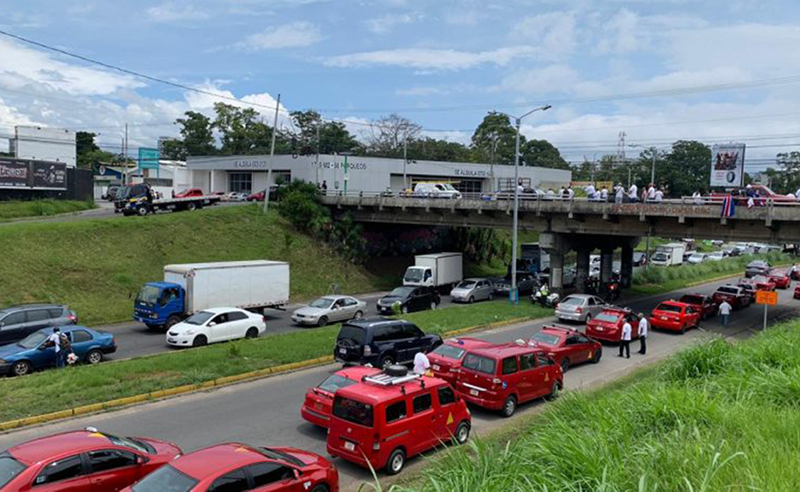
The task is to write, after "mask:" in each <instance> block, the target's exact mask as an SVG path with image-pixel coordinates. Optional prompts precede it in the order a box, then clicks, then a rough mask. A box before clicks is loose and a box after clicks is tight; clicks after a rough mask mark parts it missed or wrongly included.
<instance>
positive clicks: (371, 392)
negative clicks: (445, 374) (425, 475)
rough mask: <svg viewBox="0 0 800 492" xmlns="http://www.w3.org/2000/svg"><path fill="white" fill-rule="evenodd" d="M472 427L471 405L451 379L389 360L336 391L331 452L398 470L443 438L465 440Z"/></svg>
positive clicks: (389, 471) (329, 432)
mask: <svg viewBox="0 0 800 492" xmlns="http://www.w3.org/2000/svg"><path fill="white" fill-rule="evenodd" d="M471 427H472V417H471V416H470V413H469V410H467V405H466V404H465V403H464V401H463V400H461V399H460V398H459V397H458V396H457V395H456V393H455V392H454V391H453V388H452V387H451V386H450V385H449V384H447V382H445V381H444V380H442V379H439V378H432V377H427V376H418V375H416V374H409V373H408V369H407V368H406V367H404V366H389V367H388V368H387V369H386V371H384V372H381V373H380V374H376V375H374V376H366V377H364V378H363V381H362V382H360V383H358V384H354V385H352V386H348V387H346V388H342V389H339V390H337V391H336V395H335V396H334V399H333V413H332V415H331V420H330V426H329V428H328V443H327V448H328V454H330V455H331V456H338V457H341V458H344V459H346V460H347V461H352V462H353V463H357V464H359V465H361V466H364V467H367V466H371V467H372V468H374V469H379V468H386V472H387V473H389V474H390V475H395V474H397V473H400V471H401V470H402V469H403V466H404V465H405V462H406V460H407V459H408V458H410V457H412V456H415V455H418V454H420V453H422V452H424V451H427V450H429V449H431V448H433V447H435V446H436V445H437V444H439V443H441V442H447V441H450V440H454V441H455V442H456V443H458V444H463V443H465V442H466V441H467V439H468V438H469V432H470V428H471Z"/></svg>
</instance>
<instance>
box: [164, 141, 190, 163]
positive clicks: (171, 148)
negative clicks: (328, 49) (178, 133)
mask: <svg viewBox="0 0 800 492" xmlns="http://www.w3.org/2000/svg"><path fill="white" fill-rule="evenodd" d="M186 157H188V152H187V151H186V144H184V142H183V140H179V139H177V138H173V139H169V140H164V142H162V143H161V158H162V159H168V160H172V161H185V160H186Z"/></svg>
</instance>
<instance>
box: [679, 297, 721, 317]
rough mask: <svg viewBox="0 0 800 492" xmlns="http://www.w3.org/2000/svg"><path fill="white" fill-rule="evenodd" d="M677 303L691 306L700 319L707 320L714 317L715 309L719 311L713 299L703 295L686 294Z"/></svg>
mask: <svg viewBox="0 0 800 492" xmlns="http://www.w3.org/2000/svg"><path fill="white" fill-rule="evenodd" d="M678 302H682V303H684V304H688V305H690V306H692V308H694V310H695V311H697V312H698V313H700V319H708V318H710V317H712V316H714V315H716V314H717V309H719V306H718V305H717V303H716V302H714V299H712V298H711V296H707V295H704V294H686V295H683V296H681V298H680V299H678Z"/></svg>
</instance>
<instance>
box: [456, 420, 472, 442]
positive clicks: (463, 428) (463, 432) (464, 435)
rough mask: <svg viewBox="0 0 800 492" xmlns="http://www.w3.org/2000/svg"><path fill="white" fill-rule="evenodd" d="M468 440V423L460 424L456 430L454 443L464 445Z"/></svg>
mask: <svg viewBox="0 0 800 492" xmlns="http://www.w3.org/2000/svg"><path fill="white" fill-rule="evenodd" d="M467 439H469V423H468V422H467V421H464V422H461V423H460V424H458V427H457V428H456V435H455V441H456V444H464V443H465V442H467Z"/></svg>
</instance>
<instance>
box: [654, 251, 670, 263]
mask: <svg viewBox="0 0 800 492" xmlns="http://www.w3.org/2000/svg"><path fill="white" fill-rule="evenodd" d="M666 259H667V254H666V253H662V252H660V251H659V252H657V253H656V254H654V255H653V260H655V261H665V260H666Z"/></svg>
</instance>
